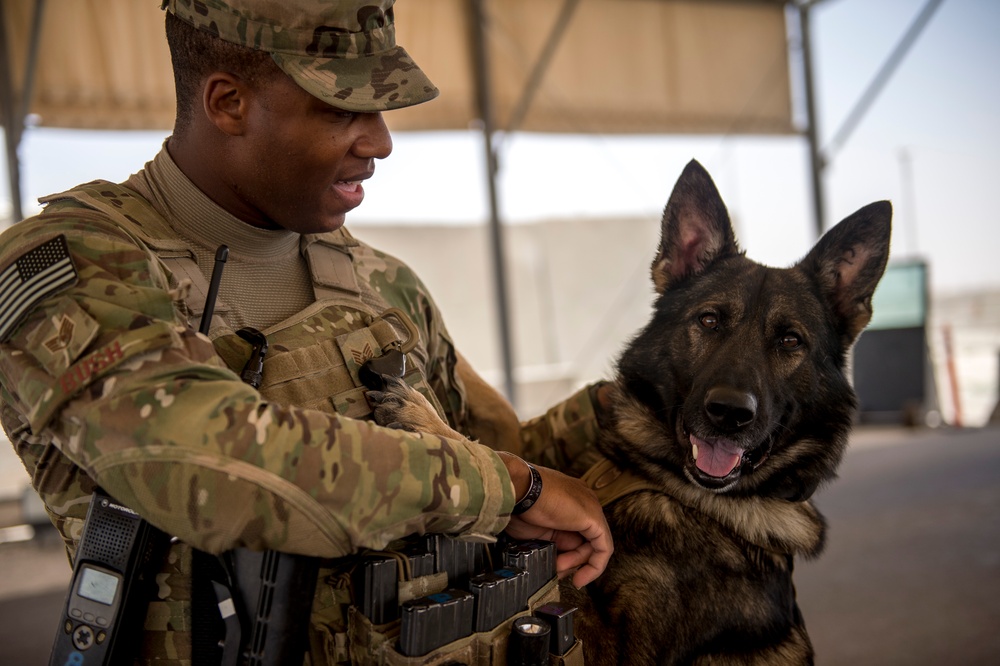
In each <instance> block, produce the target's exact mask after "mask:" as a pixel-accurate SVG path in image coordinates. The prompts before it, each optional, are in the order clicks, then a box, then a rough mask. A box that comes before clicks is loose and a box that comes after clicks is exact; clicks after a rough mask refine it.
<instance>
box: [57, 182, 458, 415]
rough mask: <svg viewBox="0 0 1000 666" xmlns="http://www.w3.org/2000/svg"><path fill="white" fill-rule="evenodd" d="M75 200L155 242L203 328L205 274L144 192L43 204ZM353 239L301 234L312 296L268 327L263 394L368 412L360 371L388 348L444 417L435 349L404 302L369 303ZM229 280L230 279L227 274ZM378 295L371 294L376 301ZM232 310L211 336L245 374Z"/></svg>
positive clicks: (96, 188) (111, 190) (102, 192)
mask: <svg viewBox="0 0 1000 666" xmlns="http://www.w3.org/2000/svg"><path fill="white" fill-rule="evenodd" d="M65 200H73V201H75V202H78V203H80V204H83V205H84V206H87V207H89V208H94V209H97V210H99V211H101V212H102V213H104V214H105V215H107V216H108V217H109V218H110V219H111V220H112V221H114V222H115V223H116V224H117V225H118V226H120V227H121V228H122V230H123V231H125V232H126V233H127V234H128V235H129V236H131V237H132V238H133V239H135V240H137V241H139V242H140V244H141V245H142V246H145V247H148V248H149V249H150V250H151V251H152V252H153V253H154V254H155V255H156V257H157V258H158V259H159V260H160V261H161V262H162V264H163V265H164V266H165V267H166V268H167V270H168V271H169V276H170V280H171V286H172V287H174V288H176V287H182V288H184V289H186V290H187V295H186V297H185V298H184V307H185V308H186V312H185V314H186V316H187V317H188V323H189V324H190V325H191V326H192V327H193V328H196V329H197V328H198V325H199V322H200V321H201V317H202V314H203V313H204V310H205V305H206V299H207V295H208V291H209V284H208V279H207V278H206V277H205V273H204V272H203V271H202V269H201V268H200V267H199V266H198V264H197V262H196V261H195V255H194V253H193V252H192V251H191V250H190V249H189V247H188V246H189V243H188V242H187V241H185V240H183V239H182V238H181V237H180V236H179V235H178V234H177V232H176V231H174V229H173V228H172V227H170V225H169V224H168V223H167V221H166V220H165V219H163V217H162V216H161V215H160V214H159V213H158V212H156V210H155V209H154V208H153V207H152V206H151V205H150V204H149V202H147V201H146V200H145V199H144V198H142V197H141V196H139V195H137V194H136V193H135V192H133V191H132V190H130V189H128V188H126V187H124V186H122V185H118V184H115V183H110V182H106V181H94V182H92V183H88V184H86V185H82V186H79V187H77V188H76V189H73V190H69V191H68V192H63V193H61V194H55V195H51V196H48V197H45V198H43V199H40V201H41V202H42V203H49V202H55V201H65ZM357 245H358V243H357V241H355V240H354V239H353V238H352V237H351V236H350V235H349V234H348V233H347V232H346V230H344V229H338V230H337V231H333V232H329V233H324V234H315V235H309V236H303V237H302V240H301V244H300V252H301V253H302V256H303V257H304V258H305V260H306V263H307V265H308V267H309V276H310V279H311V281H312V288H313V293H314V296H315V302H314V303H313V304H312V305H310V306H309V307H307V308H306V309H305V310H303V311H302V312H300V313H298V314H297V315H294V316H292V317H289V318H288V319H286V320H284V321H282V322H280V323H278V324H275V325H274V326H271V327H269V328H268V329H266V330H264V331H261V333H263V334H264V335H265V336H266V337H267V341H268V345H269V347H268V353H267V355H266V356H265V359H264V371H263V379H262V383H261V385H260V388H259V391H260V394H261V396H262V397H263V398H264V399H265V400H268V401H273V402H276V403H279V404H286V405H295V406H297V407H305V408H309V409H318V410H321V411H325V412H328V413H334V412H336V413H340V414H342V415H343V416H347V417H350V418H365V417H368V416H369V415H370V414H371V408H370V407H369V406H368V403H367V402H366V400H365V398H364V388H363V385H362V384H361V381H360V380H359V378H358V369H359V368H360V367H361V365H362V364H364V362H365V361H367V360H368V359H370V358H372V357H374V356H380V355H382V354H383V353H385V352H387V351H389V350H390V349H396V350H399V351H401V352H403V354H405V355H406V367H407V371H406V374H404V376H403V379H404V380H405V381H406V382H407V383H408V384H409V385H410V386H412V387H414V388H415V389H417V390H418V391H420V392H421V393H422V394H423V395H424V397H425V398H427V399H428V400H429V401H430V403H431V404H432V405H434V407H435V409H437V411H438V414H439V415H441V416H442V418H445V416H444V410H443V409H442V407H441V404H440V402H439V401H438V398H437V396H436V395H435V394H434V392H433V391H432V390H431V389H430V386H429V384H428V382H427V379H426V373H425V366H426V363H427V359H428V354H427V351H426V348H425V346H424V343H423V341H422V340H421V339H420V335H419V332H418V330H417V328H416V326H415V325H414V324H413V322H412V321H410V319H409V317H407V315H406V314H405V313H404V312H402V311H401V310H399V309H398V308H394V307H391V306H390V305H389V304H388V303H387V302H385V301H384V299H382V303H381V304H380V305H379V304H377V303H376V305H375V306H374V307H373V306H372V305H368V304H366V303H364V302H362V299H361V288H360V287H359V285H358V281H357V275H356V273H355V271H354V267H353V257H352V248H353V247H355V246H357ZM223 279H225V278H223ZM379 298H380V297H379V296H378V294H377V293H375V292H374V291H371V292H370V293H368V294H367V295H366V300H368V301H369V302H371V301H372V300H373V299H374V300H377V299H379ZM230 313H231V308H230V306H229V305H228V304H227V303H226V302H225V301H223V300H221V299H218V300H217V301H216V303H215V309H214V314H213V316H212V323H211V326H210V327H209V337H210V338H211V339H212V344H213V345H214V346H215V349H216V351H217V352H218V353H219V355H220V356H221V357H222V358H223V360H224V361H225V362H226V365H228V366H229V367H230V368H231V369H232V370H233V371H235V372H237V373H238V372H239V371H240V369H241V368H242V367H243V366H244V364H245V363H246V362H247V360H248V359H249V357H250V354H251V346H250V344H249V343H248V342H246V341H245V340H243V339H242V338H240V337H239V336H238V335H237V334H236V332H235V330H234V327H233V326H232V324H231V320H230Z"/></svg>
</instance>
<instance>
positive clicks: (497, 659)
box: [40, 181, 583, 666]
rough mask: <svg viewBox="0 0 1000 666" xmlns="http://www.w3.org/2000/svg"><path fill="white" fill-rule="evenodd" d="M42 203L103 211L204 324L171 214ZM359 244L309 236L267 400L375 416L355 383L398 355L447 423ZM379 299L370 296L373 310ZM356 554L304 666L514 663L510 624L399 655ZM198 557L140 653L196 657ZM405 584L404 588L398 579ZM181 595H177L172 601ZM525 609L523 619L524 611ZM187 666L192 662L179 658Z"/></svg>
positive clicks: (220, 348)
mask: <svg viewBox="0 0 1000 666" xmlns="http://www.w3.org/2000/svg"><path fill="white" fill-rule="evenodd" d="M40 201H41V202H42V203H53V202H64V201H73V202H75V203H77V204H80V205H83V206H85V207H88V208H92V209H96V210H98V211H100V212H102V213H104V214H105V215H106V216H107V217H108V218H110V219H111V220H112V221H113V222H115V223H116V224H117V225H118V226H119V227H120V228H121V229H122V230H123V231H124V232H125V233H126V234H128V235H129V236H130V237H131V238H132V239H133V240H135V241H136V242H137V244H138V245H139V246H140V247H146V248H148V249H149V250H150V251H151V253H152V254H153V255H155V257H156V258H157V259H159V261H160V262H161V264H162V265H163V266H164V267H165V268H166V269H167V276H168V278H169V280H170V287H171V288H172V289H177V290H178V291H179V292H181V293H183V292H184V291H185V290H187V293H186V296H185V297H184V298H183V303H182V307H184V308H185V310H186V311H185V312H184V314H185V316H186V317H187V319H188V323H189V324H190V325H191V326H192V327H193V328H196V329H197V328H199V324H200V321H201V318H202V315H203V313H204V310H205V303H206V298H207V294H208V292H209V281H208V279H206V277H205V274H204V273H203V272H202V270H201V268H199V266H198V264H197V262H196V260H195V255H194V253H193V252H192V251H191V250H190V249H189V248H188V243H187V242H186V241H184V240H183V239H181V238H180V236H179V235H178V234H177V232H176V231H174V230H173V228H171V227H170V225H169V224H168V223H167V221H166V220H165V219H163V217H162V216H161V215H160V214H159V213H158V212H156V210H155V209H154V208H153V207H152V206H151V205H150V204H149V202H147V201H146V200H145V199H144V198H142V197H141V196H139V195H138V194H136V193H135V192H133V191H132V190H130V189H128V188H126V187H124V186H122V185H118V184H114V183H110V182H107V181H94V182H92V183H88V184H86V185H82V186H79V187H77V188H75V189H73V190H69V191H67V192H64V193H61V194H56V195H51V196H49V197H45V198H44V199H41V200H40ZM357 245H358V243H357V241H355V240H354V239H353V238H352V237H351V236H350V235H349V234H348V233H347V232H346V230H343V229H340V230H337V231H334V232H330V233H325V234H317V235H311V236H303V237H302V240H301V245H300V252H301V253H302V256H303V257H304V258H305V260H306V262H307V264H308V267H309V275H310V278H311V282H312V287H313V291H314V296H315V302H314V303H313V304H312V305H310V306H308V307H307V308H306V309H305V310H303V311H302V312H299V313H298V314H296V315H293V316H292V317H289V318H287V319H286V320H285V321H282V322H280V323H278V324H276V325H273V326H271V327H269V328H267V329H266V330H264V331H261V333H263V334H264V335H265V336H266V338H267V342H268V353H267V355H266V356H265V360H264V365H263V368H264V369H263V373H262V375H263V376H262V380H261V385H260V387H259V392H260V394H261V396H262V397H263V398H264V399H265V400H268V401H273V402H276V403H280V404H288V405H295V406H297V407H305V408H311V409H317V410H321V411H326V412H329V413H339V414H341V415H344V416H347V417H351V418H366V417H368V416H370V414H371V408H370V407H369V406H368V403H367V401H366V400H365V397H364V388H363V385H362V383H361V381H360V379H359V377H358V370H359V368H360V367H361V366H362V365H363V364H364V363H365V361H367V360H368V359H370V358H372V357H376V356H380V355H382V354H384V353H386V352H388V351H389V350H399V351H400V352H402V353H403V354H404V355H405V357H406V367H407V371H406V372H405V374H404V376H403V379H404V380H405V381H406V382H407V383H408V384H409V385H410V386H412V387H414V388H415V389H417V390H418V391H420V393H422V394H423V395H424V397H425V398H427V399H428V401H430V403H431V404H432V405H434V407H435V409H436V410H437V411H438V413H439V415H441V417H442V418H445V419H446V416H445V412H444V410H443V409H442V407H441V404H440V402H439V400H438V397H437V396H436V394H435V393H434V392H433V391H432V390H431V388H430V385H429V383H428V381H427V379H426V372H425V368H426V364H427V362H428V353H427V350H426V347H425V345H424V342H423V341H422V340H421V339H420V335H419V330H418V329H417V327H416V326H415V325H414V324H413V322H412V321H411V320H410V319H409V318H408V317H407V315H406V314H405V313H404V312H402V311H401V310H399V309H398V308H394V307H391V306H390V304H389V303H387V302H385V301H384V299H383V302H382V303H381V304H378V303H376V304H375V306H374V307H373V306H372V305H371V304H366V303H365V302H364V301H363V300H362V298H361V287H360V286H359V284H358V281H357V275H356V273H355V270H354V265H353V262H354V258H353V255H352V247H356V246H357ZM373 296H374V293H373V292H371V293H367V294H366V298H365V300H366V301H369V303H371V302H372V301H373V300H376V299H375V298H373ZM231 313H232V309H231V307H230V306H229V304H227V303H226V302H225V301H224V300H221V299H220V300H217V302H216V303H215V308H214V312H213V314H212V320H211V325H210V327H209V332H208V335H209V338H210V339H211V340H212V344H213V345H214V347H215V349H216V351H217V352H218V354H219V355H220V356H221V357H222V358H223V360H224V361H225V362H226V364H227V366H228V367H229V368H230V369H232V370H233V371H234V372H237V373H239V372H240V369H241V368H242V367H243V366H244V365H245V364H246V362H247V360H248V359H249V357H250V354H251V351H252V349H251V346H250V344H249V343H248V342H247V341H246V340H244V339H243V338H241V337H239V336H238V335H237V333H236V331H235V330H234V326H233V324H232V321H231V317H230V315H231ZM356 561H357V560H356V558H353V557H348V558H343V559H341V560H325V561H324V564H325V565H327V566H323V567H321V569H320V573H319V581H318V583H319V584H318V585H317V589H316V595H315V598H314V600H313V605H312V616H311V618H310V636H309V640H310V650H309V655H308V656H307V659H306V663H307V664H311V666H321V665H326V664H331V665H332V664H338V663H356V664H363V665H368V664H371V665H372V666H375V665H376V664H391V665H396V664H399V665H403V664H405V665H417V664H419V665H423V666H438V665H444V664H449V663H470V664H471V663H476V664H484V665H485V664H492V665H499V664H503V663H505V662H506V642H507V632H508V631H509V626H506V625H503V624H501V625H500V626H499V627H498V628H497V629H495V630H493V631H491V632H486V633H479V634H473V635H471V636H468V637H466V638H464V639H461V640H459V641H456V642H455V643H453V644H450V645H448V646H446V647H443V648H441V649H439V650H435V651H434V652H433V653H431V654H429V655H426V656H425V657H423V658H409V657H401V656H399V655H398V654H396V653H395V651H394V650H393V649H392V643H393V642H394V640H395V636H396V635H397V634H398V631H399V629H398V621H397V623H396V624H395V625H387V626H375V625H372V623H371V622H370V621H369V620H368V619H367V618H366V617H364V615H362V614H361V613H360V612H358V610H357V608H356V607H355V606H354V605H353V601H354V600H353V597H352V592H351V581H350V576H349V571H350V570H351V568H352V567H353V566H354V564H355V562H356ZM191 562H192V549H191V548H190V547H189V546H188V545H187V544H184V543H176V544H174V545H173V546H172V547H171V553H170V558H169V561H168V562H167V564H166V568H165V569H164V571H163V572H162V573H160V574H159V575H157V582H158V583H159V585H160V588H161V589H168V590H173V591H174V592H172V593H171V598H169V599H165V600H159V601H153V602H152V603H151V604H150V606H149V610H148V612H147V618H146V622H145V627H144V628H145V634H144V637H143V640H144V646H143V653H144V654H145V655H149V656H151V657H153V660H145V659H139V660H137V662H136V663H142V664H149V666H153V664H156V663H158V662H157V661H155V659H156V658H157V657H159V658H161V659H162V658H168V659H177V658H178V656H179V655H184V654H190V653H191V648H192V646H191V643H190V636H191V634H190V632H191V626H190V623H191V614H190V602H189V601H188V600H187V599H186V598H184V597H185V596H186V594H187V591H188V590H190V588H191V578H190V576H191V571H192V566H191ZM431 578H433V577H431V576H428V577H426V578H425V579H421V578H417V579H413V580H411V581H410V583H411V584H412V593H413V594H415V595H417V594H419V590H420V589H421V586H422V585H428V584H432V583H433V584H437V583H439V582H440V581H439V580H434V581H431V580H430V579H431ZM402 584H405V583H401V585H402ZM177 592H180V594H179V596H175V595H176V594H177ZM558 600H559V590H558V585H557V581H555V580H554V579H553V580H552V581H550V582H549V583H548V584H547V585H545V586H544V587H543V588H542V589H541V590H539V591H538V592H537V593H536V594H535V595H534V596H533V597H532V599H531V600H530V602H529V606H530V608H532V609H534V608H536V607H539V606H542V605H544V604H546V603H552V602H557V601H558ZM528 612H529V611H527V610H525V611H524V612H523V613H522V614H527V613H528ZM180 661H182V663H189V662H187V660H180ZM553 663H556V664H560V665H567V666H583V655H582V645H581V644H580V643H579V642H577V643H576V645H575V646H574V648H573V649H572V650H571V651H570V652H569V653H567V654H566V655H565V656H564V657H560V658H553Z"/></svg>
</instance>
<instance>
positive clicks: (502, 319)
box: [469, 0, 516, 405]
mask: <svg viewBox="0 0 1000 666" xmlns="http://www.w3.org/2000/svg"><path fill="white" fill-rule="evenodd" d="M469 6H470V19H471V24H472V25H471V29H472V51H473V53H472V55H473V71H474V72H475V77H476V81H475V84H476V100H477V105H478V107H479V118H480V119H481V120H482V123H483V142H484V148H485V152H486V180H487V187H488V190H489V204H490V249H491V251H492V258H493V282H494V288H495V292H496V311H497V320H498V324H499V328H500V331H499V333H500V357H501V358H500V360H501V364H502V368H503V379H504V392H505V394H506V396H507V399H508V400H509V401H510V402H511V403H512V404H515V405H516V402H515V399H516V395H515V389H514V362H513V352H512V345H511V336H510V314H509V312H510V309H509V306H508V296H507V269H506V260H505V257H504V245H503V228H502V225H501V223H500V210H499V206H498V203H497V199H498V197H497V183H496V175H497V164H496V154H495V152H494V149H493V130H494V124H493V122H494V121H493V100H492V99H491V95H490V79H489V62H488V59H487V51H486V32H487V30H486V15H485V12H484V10H483V0H470V1H469Z"/></svg>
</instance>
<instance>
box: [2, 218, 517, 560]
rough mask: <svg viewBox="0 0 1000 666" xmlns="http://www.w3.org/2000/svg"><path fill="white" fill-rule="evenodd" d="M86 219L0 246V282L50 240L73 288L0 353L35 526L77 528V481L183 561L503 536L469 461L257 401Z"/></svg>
mask: <svg viewBox="0 0 1000 666" xmlns="http://www.w3.org/2000/svg"><path fill="white" fill-rule="evenodd" d="M90 217H91V219H86V218H87V215H86V214H85V213H81V214H79V215H74V216H73V217H65V216H64V217H58V216H57V217H54V218H53V217H52V216H49V217H48V219H45V218H42V221H41V222H39V221H38V220H37V219H36V220H35V221H26V222H21V223H19V224H18V225H16V226H15V227H13V228H12V229H9V230H8V231H7V232H5V233H4V235H3V236H2V237H0V270H3V269H4V268H5V267H9V266H11V265H12V263H13V262H14V261H15V259H17V258H19V257H21V256H22V255H23V254H24V253H25V252H26V251H28V250H30V249H31V248H33V247H35V246H36V245H37V244H39V243H42V242H44V241H46V240H49V239H52V238H54V237H56V236H57V235H64V236H65V238H66V239H67V241H68V246H69V249H70V254H71V256H72V261H73V264H74V266H75V270H76V273H77V279H76V282H75V284H73V285H72V286H70V287H68V288H66V289H64V290H62V291H60V292H58V293H57V294H55V295H51V296H48V297H45V298H43V299H41V300H39V302H38V303H37V304H35V305H34V306H33V307H32V308H31V309H30V310H29V312H28V313H27V315H26V317H25V318H23V319H22V320H20V322H19V323H18V324H17V326H16V327H14V328H12V329H11V330H10V331H9V333H8V335H7V336H6V338H5V339H3V341H2V345H0V386H2V387H3V391H2V398H3V400H4V402H5V403H6V406H7V408H6V409H4V410H3V411H4V414H3V415H4V419H3V421H4V427H5V428H6V429H7V430H8V431H9V432H11V434H12V435H13V437H14V438H15V439H16V440H17V441H16V442H15V448H17V449H18V450H19V452H22V453H24V454H25V457H24V458H23V460H25V463H26V465H27V466H29V472H31V473H32V474H33V483H34V485H35V487H36V489H38V490H39V492H40V493H41V494H42V495H43V499H45V501H46V505H47V506H48V507H49V508H50V510H52V511H54V512H55V513H56V514H58V513H59V511H61V510H63V509H64V508H66V510H67V511H76V512H77V513H78V512H79V508H80V505H81V503H82V502H85V499H84V498H83V494H84V493H85V492H87V491H88V488H87V485H88V482H89V481H90V480H93V482H96V483H98V484H99V485H100V486H101V487H103V488H104V489H105V490H106V491H107V492H109V493H110V494H111V495H113V496H114V497H115V498H116V499H118V500H119V501H121V502H123V503H125V504H128V505H130V506H132V507H133V508H134V509H135V510H136V511H138V512H139V513H140V514H141V515H142V516H143V517H145V518H146V519H148V520H149V521H150V522H151V523H152V524H154V525H156V526H157V527H159V528H160V529H162V530H164V531H165V532H167V533H169V534H172V535H175V536H177V537H179V538H181V539H182V540H183V541H186V542H188V543H190V544H192V545H193V546H195V547H197V548H201V549H204V550H208V551H211V552H220V551H223V550H227V549H230V548H233V547H238V546H246V547H250V548H255V549H265V548H267V549H276V550H284V551H289V552H296V553H302V554H306V555H313V556H321V557H339V556H342V555H345V554H347V553H349V552H352V551H354V550H357V549H359V548H362V547H370V548H382V547H384V546H385V545H386V544H387V543H388V542H389V541H391V540H392V539H395V538H398V537H400V536H403V535H406V534H410V533H414V532H424V531H435V532H446V533H453V534H462V535H465V536H468V537H483V538H488V536H489V535H492V534H496V533H497V532H499V531H501V530H502V529H503V528H504V527H505V526H506V522H507V520H508V514H509V512H510V509H511V507H512V506H513V504H514V498H513V488H512V485H511V482H510V478H509V476H508V475H507V472H506V469H505V467H504V465H503V463H502V462H501V461H500V459H499V457H498V456H496V455H495V454H494V453H492V452H491V451H489V450H488V449H487V448H486V447H483V446H479V445H475V444H471V443H467V442H458V441H449V440H444V439H440V438H437V437H434V436H430V435H423V436H420V435H415V434H412V433H406V432H402V431H398V430H390V429H385V428H380V427H378V426H376V425H374V424H372V423H369V422H362V421H356V420H352V419H348V418H342V417H338V416H332V415H329V414H326V413H322V412H317V411H311V410H305V409H298V408H293V407H286V406H280V405H276V404H272V403H266V402H263V401H262V400H261V398H260V396H259V394H258V393H257V392H256V391H255V390H253V389H252V388H250V387H249V386H247V385H246V384H244V383H242V382H241V381H240V380H239V378H238V377H237V376H236V375H235V374H234V373H233V372H231V371H230V370H228V369H227V368H226V367H225V365H224V364H223V363H222V361H221V359H219V358H218V357H217V356H216V354H215V352H214V349H213V347H212V345H211V343H210V342H209V341H208V339H207V338H205V337H204V336H202V335H200V334H198V333H196V332H195V331H193V330H191V329H190V328H189V327H188V326H186V324H185V323H184V322H183V319H182V317H181V316H180V315H179V313H178V310H177V307H176V306H175V303H174V300H175V299H177V298H178V294H176V293H172V292H171V291H169V290H168V288H167V284H168V283H167V281H166V278H165V276H164V273H163V269H162V267H161V265H160V264H159V262H158V261H156V260H155V259H154V258H152V257H151V256H150V255H149V254H147V252H146V251H145V250H144V249H143V248H141V247H140V246H139V245H138V244H137V243H136V242H133V241H132V240H131V239H129V238H127V237H126V236H124V235H123V234H122V232H120V231H119V230H118V229H117V228H116V227H113V226H112V225H110V224H109V223H106V222H102V221H101V220H99V219H94V217H95V216H93V215H92V216H90ZM11 410H13V412H16V418H14V417H12V415H11ZM15 421H16V422H15ZM53 458H59V459H62V458H65V459H68V460H69V461H70V462H71V468H72V469H78V470H80V474H78V475H76V477H73V475H69V474H61V475H52V474H50V471H51V469H52V467H51V466H50V465H48V464H42V463H43V462H45V461H51V460H52V459H53ZM65 467H66V466H64V468H65ZM67 507H72V508H71V509H70V508H67ZM57 519H58V517H57Z"/></svg>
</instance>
